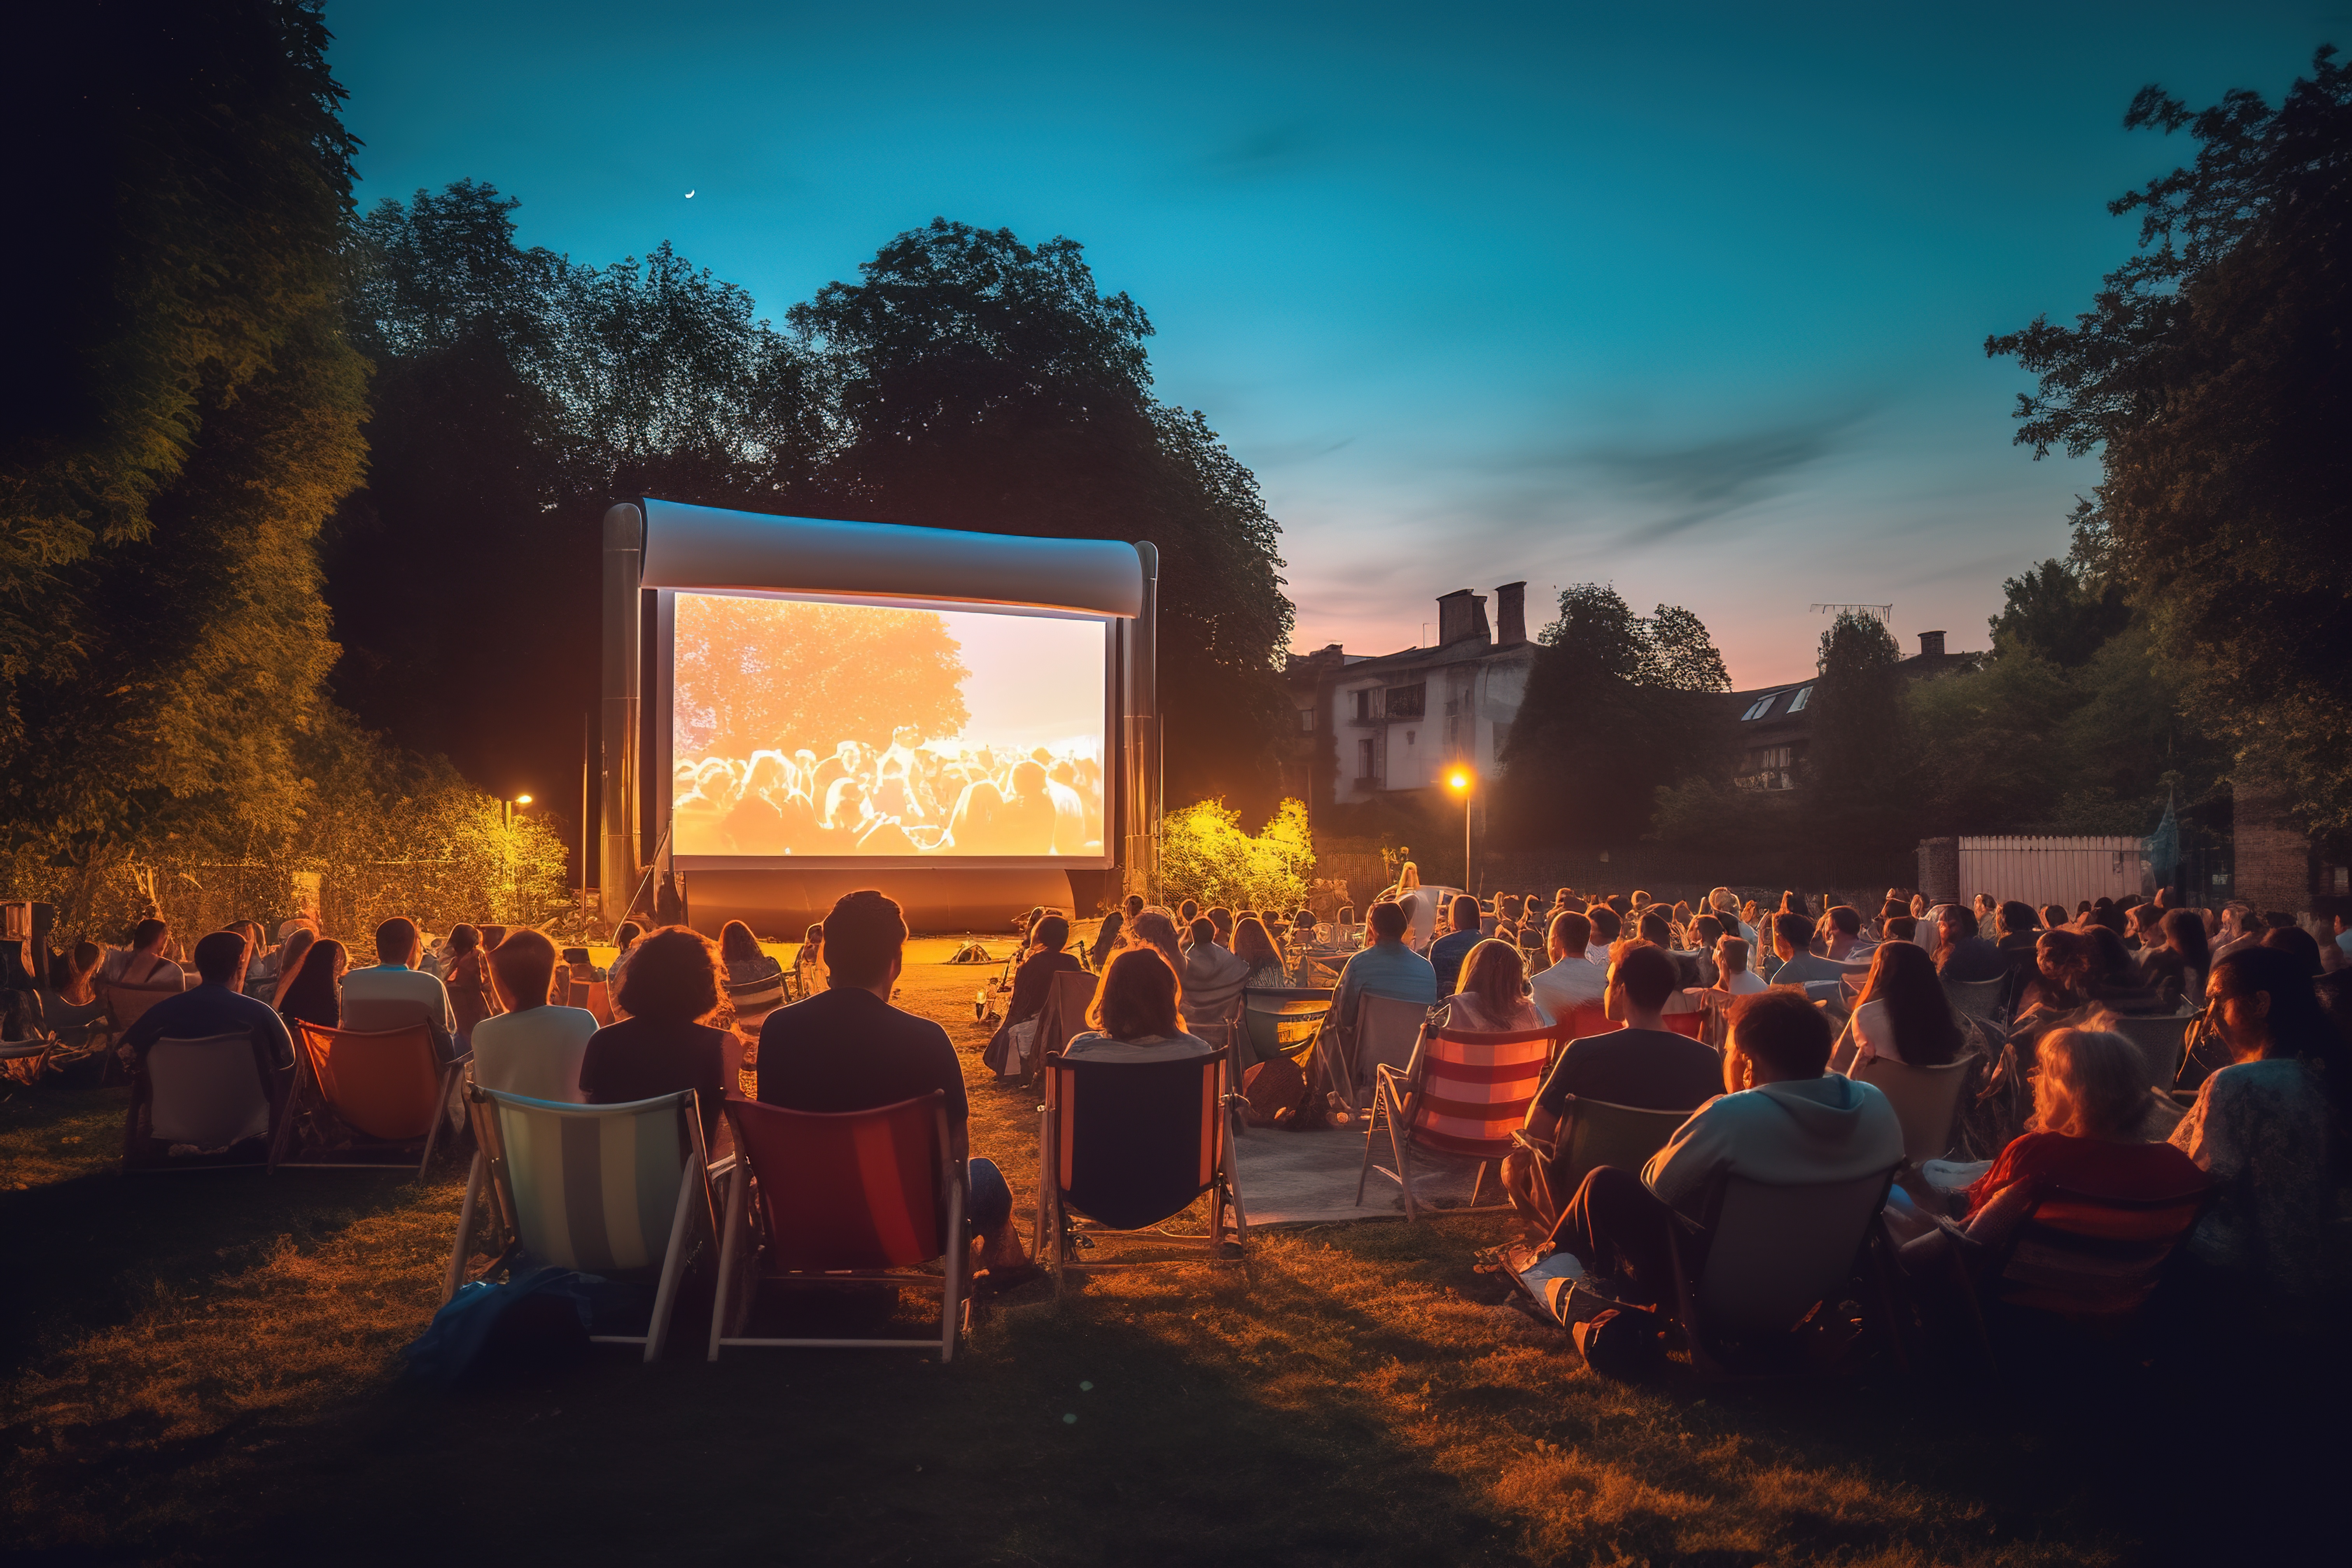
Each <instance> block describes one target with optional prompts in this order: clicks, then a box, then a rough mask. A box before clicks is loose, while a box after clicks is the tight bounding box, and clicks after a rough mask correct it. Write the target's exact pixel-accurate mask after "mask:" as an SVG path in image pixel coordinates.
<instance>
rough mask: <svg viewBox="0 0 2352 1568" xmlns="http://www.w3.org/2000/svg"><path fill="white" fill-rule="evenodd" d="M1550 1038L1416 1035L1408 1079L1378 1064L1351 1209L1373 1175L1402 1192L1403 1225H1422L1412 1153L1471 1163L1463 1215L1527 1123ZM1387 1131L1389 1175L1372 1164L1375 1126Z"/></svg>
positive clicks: (1544, 1034) (1550, 1034)
mask: <svg viewBox="0 0 2352 1568" xmlns="http://www.w3.org/2000/svg"><path fill="white" fill-rule="evenodd" d="M1556 1038H1557V1037H1556V1035H1555V1033H1554V1031H1552V1030H1550V1029H1525V1030H1517V1031H1513V1032H1511V1033H1509V1034H1483V1033H1473V1032H1471V1031H1469V1030H1466V1029H1439V1028H1426V1027H1425V1028H1423V1030H1422V1035H1421V1045H1420V1047H1419V1048H1418V1049H1416V1050H1415V1051H1414V1052H1413V1058H1412V1069H1411V1070H1410V1071H1409V1072H1399V1071H1398V1070H1397V1069H1396V1068H1392V1067H1390V1066H1387V1065H1386V1064H1382V1066H1381V1068H1380V1069H1379V1072H1378V1075H1377V1076H1378V1079H1379V1084H1378V1087H1377V1088H1376V1089H1375V1090H1374V1092H1373V1095H1372V1120H1371V1125H1370V1127H1368V1128H1367V1129H1366V1130H1365V1137H1364V1164H1363V1169H1362V1170H1361V1171H1360V1172H1359V1173H1357V1176H1356V1202H1357V1203H1358V1204H1361V1203H1362V1202H1363V1201H1364V1182H1365V1180H1366V1179H1367V1178H1368V1177H1370V1174H1371V1173H1372V1172H1373V1171H1375V1170H1377V1171H1379V1172H1380V1173H1381V1174H1382V1175H1384V1176H1387V1177H1389V1178H1390V1179H1391V1181H1394V1182H1396V1183H1397V1184H1399V1185H1401V1186H1402V1187H1403V1188H1404V1213H1405V1218H1406V1219H1408V1220H1414V1219H1418V1218H1420V1217H1421V1215H1420V1210H1419V1207H1418V1205H1417V1204H1416V1202H1415V1200H1414V1197H1413V1191H1412V1154H1413V1152H1414V1151H1415V1150H1420V1151H1423V1152H1427V1153H1435V1154H1447V1155H1452V1156H1454V1157H1455V1158H1457V1159H1465V1160H1475V1161H1477V1162H1478V1176H1477V1180H1476V1181H1475V1182H1474V1183H1473V1184H1472V1185H1471V1188H1470V1208H1469V1209H1468V1210H1456V1211H1454V1212H1456V1213H1468V1212H1472V1211H1475V1209H1476V1208H1477V1206H1478V1194H1479V1193H1480V1192H1482V1191H1484V1190H1485V1187H1486V1172H1487V1170H1488V1169H1489V1168H1490V1167H1492V1166H1494V1165H1496V1163H1498V1162H1500V1161H1501V1160H1502V1159H1503V1157H1504V1156H1505V1155H1507V1154H1508V1153H1510V1152H1511V1151H1512V1150H1513V1149H1514V1148H1516V1147H1517V1144H1516V1143H1515V1142H1513V1141H1512V1136H1511V1135H1512V1134H1513V1133H1515V1132H1517V1131H1518V1130H1519V1124H1520V1123H1521V1122H1522V1121H1526V1120H1527V1114H1528V1106H1529V1105H1530V1104H1532V1103H1533V1102H1534V1100H1535V1098H1536V1091H1537V1090H1538V1089H1540V1088H1542V1087H1543V1075H1544V1068H1545V1067H1546V1065H1547V1064H1548V1063H1549V1061H1550V1060H1551V1056H1552V1047H1553V1044H1554V1042H1555V1040H1556ZM1383 1117H1385V1119H1386V1121H1388V1124H1389V1148H1390V1151H1391V1152H1392V1153H1393V1154H1394V1155H1395V1157H1396V1163H1397V1168H1396V1169H1395V1170H1393V1171H1391V1170H1390V1169H1389V1168H1388V1167H1387V1166H1385V1165H1377V1166H1376V1165H1374V1164H1373V1163H1372V1151H1373V1149H1374V1148H1375V1146H1376V1141H1377V1139H1378V1137H1379V1129H1380V1124H1381V1120H1382V1119H1383Z"/></svg>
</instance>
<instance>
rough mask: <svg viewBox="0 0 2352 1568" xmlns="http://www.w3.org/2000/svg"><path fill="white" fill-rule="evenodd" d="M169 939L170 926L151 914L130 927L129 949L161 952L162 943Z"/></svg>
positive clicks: (170, 935) (170, 936) (170, 938)
mask: <svg viewBox="0 0 2352 1568" xmlns="http://www.w3.org/2000/svg"><path fill="white" fill-rule="evenodd" d="M171 940H172V928H171V927H170V926H169V925H167V924H165V923H164V922H163V921H159V920H157V919H155V918H154V917H153V916H152V915H151V916H149V917H148V918H147V919H145V920H143V921H140V922H139V923H138V924H137V925H135V926H133V927H131V952H163V944H164V943H165V942H169V941H171Z"/></svg>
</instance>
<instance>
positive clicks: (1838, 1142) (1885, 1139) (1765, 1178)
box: [1551, 991, 1903, 1301]
mask: <svg viewBox="0 0 2352 1568" xmlns="http://www.w3.org/2000/svg"><path fill="white" fill-rule="evenodd" d="M1831 1042H1832V1034H1831V1031H1830V1026H1829V1020H1828V1019H1826V1018H1824V1017H1823V1016H1822V1013H1821V1010H1820V1009H1819V1008H1816V1007H1814V1006H1813V1005H1811V1004H1810V1003H1808V1002H1807V1001H1805V1000H1804V998H1803V997H1801V996H1799V995H1797V994H1793V993H1790V992H1786V991H1766V992H1762V993H1759V994H1756V995H1753V996H1743V997H1741V998H1740V999H1739V1001H1738V1002H1737V1003H1735V1004H1734V1005H1733V1006H1732V1010H1731V1034H1730V1038H1729V1040H1728V1041H1727V1044H1726V1046H1725V1049H1724V1054H1723V1082H1724V1088H1725V1089H1726V1090H1727V1092H1726V1093H1723V1094H1720V1095H1717V1097H1716V1098H1715V1099H1713V1100H1708V1101H1707V1102H1706V1104H1705V1105H1702V1106H1700V1107H1699V1108H1698V1110H1696V1111H1694V1112H1693V1113H1692V1115H1691V1119H1690V1120H1689V1121H1685V1122H1684V1123H1683V1124H1682V1127H1681V1128H1680V1130H1679V1131H1676V1132H1675V1135H1674V1137H1673V1138H1672V1139H1670V1140H1669V1141H1668V1142H1667V1143H1666V1146H1665V1147H1664V1148H1663V1149H1661V1150H1659V1151H1658V1152H1656V1153H1655V1154H1654V1155H1652V1156H1651V1157H1650V1163H1648V1164H1646V1165H1644V1166H1643V1168H1642V1172H1641V1174H1639V1175H1635V1174H1634V1173H1633V1172H1631V1171H1625V1170H1621V1169H1619V1168H1618V1167H1616V1166H1614V1165H1601V1166H1596V1167H1595V1168H1594V1169H1593V1171H1592V1173H1591V1174H1590V1175H1588V1176H1586V1177H1585V1178H1584V1183H1583V1184H1582V1185H1581V1186H1580V1187H1578V1188H1577V1190H1576V1195H1575V1196H1574V1197H1572V1198H1570V1200H1569V1204H1568V1207H1567V1208H1566V1209H1565V1210H1563V1211H1562V1212H1561V1214H1560V1216H1559V1224H1557V1225H1555V1226H1553V1227H1552V1231H1551V1245H1552V1246H1553V1247H1556V1248H1560V1249H1564V1250H1566V1251H1568V1252H1570V1253H1573V1254H1575V1256H1576V1259H1577V1261H1578V1262H1580V1263H1581V1264H1582V1265H1583V1266H1584V1268H1585V1272H1586V1273H1587V1274H1588V1275H1592V1276H1596V1277H1597V1276H1603V1275H1607V1274H1609V1273H1611V1272H1612V1271H1614V1272H1617V1273H1621V1274H1623V1275H1625V1276H1627V1277H1628V1280H1629V1285H1630V1288H1629V1289H1627V1290H1626V1292H1625V1293H1626V1295H1627V1296H1629V1297H1646V1298H1647V1299H1648V1300H1652V1301H1663V1300H1668V1299H1669V1298H1670V1297H1671V1296H1672V1294H1673V1291H1674V1262H1673V1257H1672V1255H1671V1254H1670V1253H1669V1252H1668V1251H1667V1248H1668V1247H1672V1246H1675V1245H1677V1244H1678V1243H1679V1245H1680V1246H1681V1247H1682V1249H1683V1266H1684V1267H1685V1268H1687V1269H1690V1270H1693V1271H1696V1269H1697V1268H1698V1267H1699V1265H1700V1264H1701V1263H1702V1262H1704V1261H1705V1259H1706V1246H1707V1235H1706V1232H1705V1231H1704V1230H1698V1229H1696V1228H1694V1227H1692V1226H1682V1225H1679V1224H1678V1223H1677V1222H1676V1220H1675V1215H1677V1214H1679V1215H1682V1216H1684V1217H1685V1218H1686V1219H1690V1220H1693V1221H1696V1220H1698V1219H1699V1218H1700V1217H1701V1212H1702V1208H1703V1205H1705V1203H1706V1193H1707V1189H1708V1187H1709V1186H1710V1185H1712V1184H1713V1183H1714V1182H1715V1180H1716V1178H1717V1177H1718V1176H1726V1175H1736V1176H1746V1177H1748V1178H1751V1179H1752V1180H1756V1181H1759V1182H1772V1183H1780V1184H1794V1183H1800V1182H1836V1181H1843V1180H1847V1179H1850V1178H1852V1177H1855V1176H1863V1175H1868V1174H1870V1173H1873V1172H1877V1171H1885V1170H1888V1169H1890V1168H1892V1167H1893V1166H1894V1165H1895V1164H1896V1163H1899V1162H1900V1161H1901V1160H1902V1158H1903V1124H1902V1122H1901V1121H1898V1120H1897V1119H1896V1117H1895V1108H1894V1107H1893V1106H1892V1105H1890V1104H1888V1103H1887V1100H1886V1097H1885V1095H1883V1094H1881V1093H1880V1092H1879V1091H1878V1090H1877V1089H1875V1088H1874V1087H1873V1086H1872V1085H1870V1084H1866V1083H1856V1082H1855V1081H1853V1079H1847V1078H1842V1077H1839V1076H1838V1075H1836V1074H1834V1073H1830V1072H1828V1071H1827V1070H1826V1069H1827V1068H1828V1066H1829V1059H1830V1046H1831Z"/></svg>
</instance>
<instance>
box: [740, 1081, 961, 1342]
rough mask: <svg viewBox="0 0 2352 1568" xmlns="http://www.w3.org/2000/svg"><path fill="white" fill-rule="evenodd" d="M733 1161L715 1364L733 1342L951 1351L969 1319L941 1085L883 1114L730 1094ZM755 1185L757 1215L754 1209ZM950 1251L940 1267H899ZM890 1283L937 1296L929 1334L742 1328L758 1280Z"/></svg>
mask: <svg viewBox="0 0 2352 1568" xmlns="http://www.w3.org/2000/svg"><path fill="white" fill-rule="evenodd" d="M727 1120H728V1121H729V1122H730V1123H731V1124H732V1126H733V1127H734V1130H735V1149H736V1154H737V1158H736V1162H735V1168H734V1173H733V1177H732V1179H731V1180H730V1182H729V1183H728V1185H727V1217H726V1219H725V1221H724V1222H723V1224H722V1225H721V1226H720V1235H721V1236H722V1237H724V1239H723V1240H722V1241H721V1243H720V1245H719V1301H718V1305H717V1306H716V1307H715V1308H714V1309H713V1310H712V1312H711V1315H710V1359H711V1360H712V1361H717V1360H718V1359H719V1351H720V1350H721V1349H722V1348H724V1347H727V1346H730V1345H733V1346H738V1347H743V1348H751V1347H771V1348H780V1349H781V1348H794V1347H798V1348H805V1349H812V1350H929V1349H931V1348H934V1347H936V1348H937V1349H938V1351H939V1352H940V1361H941V1362H947V1361H951V1360H953V1359H954V1357H955V1347H956V1336H957V1334H958V1333H959V1332H960V1331H961V1327H962V1320H963V1290H964V1245H963V1180H962V1177H961V1173H959V1172H958V1171H957V1170H956V1168H955V1163H954V1161H953V1159H952V1157H951V1156H950V1153H949V1148H950V1144H949V1141H948V1112H947V1096H946V1094H945V1093H944V1092H942V1091H941V1090H939V1089H933V1090H932V1091H931V1092H930V1093H929V1094H926V1095H923V1096H920V1097H919V1098H918V1099H914V1100H900V1101H899V1102H898V1104H896V1105H886V1106H882V1107H880V1108H879V1109H877V1110H853V1111H845V1112H839V1113H824V1112H818V1111H811V1110H786V1109H785V1108H784V1107H782V1106H781V1105H764V1104H762V1103H761V1102H760V1101H758V1100H740V1099H736V1098H733V1097H730V1099H729V1100H728V1101H727ZM755 1188H756V1189H757V1191H758V1194H759V1215H758V1223H757V1225H756V1226H755V1225H754V1222H753V1219H752V1215H751V1194H752V1192H753V1190H754V1189H755ZM940 1258H945V1259H946V1261H947V1267H946V1268H945V1269H943V1270H942V1271H941V1272H940V1273H939V1274H912V1273H907V1272H903V1271H904V1270H907V1269H911V1268H917V1267H919V1265H922V1264H926V1263H929V1262H932V1261H934V1260H937V1259H940ZM866 1284H887V1285H895V1286H898V1287H899V1288H900V1289H920V1290H937V1291H938V1292H939V1293H940V1328H939V1332H938V1334H937V1335H936V1336H935V1337H933V1338H929V1339H920V1340H910V1339H877V1340H841V1339H801V1338H782V1339H776V1338H765V1339H763V1338H753V1337H749V1336H746V1335H744V1334H743V1333H742V1332H741V1331H742V1329H743V1327H744V1326H745V1324H746V1322H747V1321H749V1319H750V1317H751V1310H752V1308H753V1307H754V1306H755V1305H756V1304H757V1298H758V1294H759V1290H760V1287H761V1286H762V1285H802V1286H826V1285H866Z"/></svg>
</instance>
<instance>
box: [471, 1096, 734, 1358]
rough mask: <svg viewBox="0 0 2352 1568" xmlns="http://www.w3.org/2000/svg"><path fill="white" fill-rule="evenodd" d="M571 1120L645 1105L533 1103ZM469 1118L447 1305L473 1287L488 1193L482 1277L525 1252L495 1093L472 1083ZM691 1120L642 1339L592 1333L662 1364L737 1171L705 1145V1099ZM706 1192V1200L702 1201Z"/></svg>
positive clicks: (595, 1340)
mask: <svg viewBox="0 0 2352 1568" xmlns="http://www.w3.org/2000/svg"><path fill="white" fill-rule="evenodd" d="M506 1098H508V1099H509V1100H526V1099H528V1097H527V1096H524V1095H519V1094H518V1095H509V1096H507V1097H506ZM530 1103H532V1104H534V1105H545V1106H547V1107H548V1108H549V1109H551V1110H560V1111H562V1112H564V1113H566V1114H568V1115H580V1116H593V1115H596V1114H598V1113H600V1112H601V1113H604V1114H607V1115H618V1114H624V1113H626V1114H640V1113H642V1111H643V1109H644V1102H642V1101H640V1102H637V1103H635V1104H632V1105H570V1104H562V1103H558V1102H557V1101H554V1100H533V1101H531V1102H530ZM466 1109H467V1117H468V1119H469V1120H470V1121H471V1122H472V1125H473V1129H474V1163H473V1166H472V1168H471V1169H470V1170H469V1171H468V1172H467V1174H466V1199H465V1203H464V1204H463V1205H462V1206H460V1207H459V1209H458V1211H457V1240H456V1242H455V1243H454V1244H453V1245H452V1246H451V1247H450V1249H449V1267H448V1268H447V1269H446V1270H445V1271H444V1273H443V1274H442V1278H441V1300H442V1303H443V1305H445V1306H446V1304H447V1303H448V1301H449V1299H450V1298H451V1297H453V1296H455V1295H457V1287H458V1286H460V1285H462V1284H464V1283H465V1282H466V1260H467V1258H468V1257H469V1256H471V1252H472V1243H473V1237H474V1215H476V1213H478V1211H479V1209H480V1207H481V1199H482V1197H483V1194H485V1193H487V1194H488V1196H489V1200H490V1220H491V1224H492V1226H494V1233H493V1236H492V1238H491V1239H492V1243H493V1246H492V1249H491V1250H492V1254H493V1256H492V1257H491V1259H490V1261H489V1263H488V1265H486V1266H485V1267H484V1268H482V1270H481V1271H480V1272H479V1273H478V1274H476V1275H475V1276H474V1278H475V1279H488V1278H489V1277H490V1276H491V1275H493V1274H495V1273H497V1272H498V1271H499V1269H501V1268H509V1269H510V1268H512V1266H513V1263H514V1260H515V1258H516V1257H517V1255H518V1253H519V1252H520V1248H521V1246H522V1236H521V1227H520V1225H519V1223H518V1216H517V1214H516V1205H515V1199H514V1184H513V1179H512V1177H511V1176H510V1175H509V1173H508V1169H507V1156H506V1140H505V1136H504V1134H503V1133H502V1132H501V1131H500V1130H499V1117H498V1105H497V1102H496V1100H494V1099H493V1098H492V1091H491V1090H488V1089H483V1088H482V1087H481V1086H480V1085H478V1084H477V1083H474V1082H473V1081H471V1080H470V1079H468V1080H467V1084H466ZM681 1114H682V1115H683V1116H684V1117H685V1119H686V1128H687V1135H688V1149H689V1152H688V1155H687V1160H686V1168H685V1169H684V1171H683V1172H682V1173H680V1175H679V1179H678V1187H677V1210H676V1212H675V1213H673V1214H672V1215H671V1216H670V1230H669V1246H668V1247H667V1249H666V1250H665V1251H664V1253H663V1256H662V1265H661V1277H660V1282H659V1283H658V1284H657V1285H656V1287H655V1289H654V1305H653V1315H652V1317H651V1318H650V1319H649V1320H648V1321H647V1322H646V1331H645V1332H644V1333H642V1334H591V1335H589V1336H588V1339H589V1342H590V1343H592V1344H600V1345H643V1346H644V1347H645V1357H644V1359H645V1360H646V1361H647V1362H655V1361H658V1360H660V1359H661V1353H662V1348H663V1346H664V1345H665V1344H666V1343H667V1341H668V1339H669V1328H670V1321H671V1319H672V1317H673V1316H674V1315H675V1313H676V1311H677V1288H678V1283H679V1281H680V1280H681V1279H684V1278H685V1274H686V1254H687V1247H688V1244H689V1243H690V1241H691V1239H692V1230H693V1227H694V1225H695V1221H696V1218H697V1216H698V1215H699V1217H700V1220H701V1226H702V1228H703V1229H705V1230H707V1231H708V1230H715V1228H716V1224H717V1221H716V1219H715V1217H714V1209H713V1205H712V1201H711V1187H712V1184H714V1183H716V1182H719V1181H723V1180H724V1179H726V1177H727V1175H728V1174H729V1173H730V1172H731V1171H732V1170H733V1168H734V1165H735V1158H734V1156H732V1155H730V1156H728V1157H727V1158H725V1159H722V1160H720V1161H719V1162H718V1163H716V1164H713V1163H711V1162H710V1157H709V1150H708V1149H707V1148H706V1147H705V1146H704V1143H703V1139H702V1112H701V1109H700V1105H699V1100H698V1096H697V1095H696V1093H695V1092H694V1091H693V1090H691V1089H689V1090H688V1091H687V1100H686V1103H685V1105H684V1107H683V1108H682V1109H681ZM698 1194H699V1195H700V1197H701V1200H702V1201H701V1202H700V1203H699V1204H697V1203H696V1202H695V1198H696V1196H697V1195H698Z"/></svg>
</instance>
